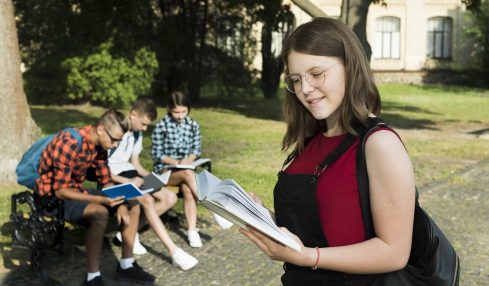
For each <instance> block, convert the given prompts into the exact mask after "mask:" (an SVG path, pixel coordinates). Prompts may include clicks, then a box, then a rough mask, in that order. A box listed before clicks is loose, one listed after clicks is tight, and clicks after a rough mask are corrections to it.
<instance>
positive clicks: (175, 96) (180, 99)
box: [168, 91, 190, 113]
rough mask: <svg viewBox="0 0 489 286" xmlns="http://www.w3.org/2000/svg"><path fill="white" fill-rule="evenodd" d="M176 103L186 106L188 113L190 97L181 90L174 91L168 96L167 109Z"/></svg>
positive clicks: (172, 107) (173, 106)
mask: <svg viewBox="0 0 489 286" xmlns="http://www.w3.org/2000/svg"><path fill="white" fill-rule="evenodd" d="M177 105H178V106H185V107H187V108H188V112H189V113H190V98H188V96H186V95H185V93H183V92H181V91H174V92H172V93H170V96H169V97H168V110H171V109H174V108H175V107H177Z"/></svg>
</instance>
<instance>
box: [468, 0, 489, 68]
mask: <svg viewBox="0 0 489 286" xmlns="http://www.w3.org/2000/svg"><path fill="white" fill-rule="evenodd" d="M466 2H467V3H466V4H467V8H468V9H470V11H471V13H470V14H468V18H469V20H470V21H469V22H471V25H470V26H469V27H467V28H466V30H465V31H466V33H467V35H469V36H470V37H471V38H473V39H474V41H475V52H474V54H473V56H474V57H475V58H476V61H475V62H476V63H478V64H479V68H480V69H482V70H483V71H485V72H489V1H487V0H480V1H466Z"/></svg>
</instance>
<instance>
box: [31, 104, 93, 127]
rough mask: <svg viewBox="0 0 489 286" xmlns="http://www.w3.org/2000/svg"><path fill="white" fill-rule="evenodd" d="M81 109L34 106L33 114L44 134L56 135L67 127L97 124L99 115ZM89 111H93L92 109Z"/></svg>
mask: <svg viewBox="0 0 489 286" xmlns="http://www.w3.org/2000/svg"><path fill="white" fill-rule="evenodd" d="M79 109H82V108H76V107H66V108H60V107H57V106H53V107H37V106H32V107H31V114H32V118H33V119H34V121H35V122H36V124H37V125H38V126H39V127H40V128H41V130H42V132H43V133H44V134H52V133H56V132H58V131H60V130H62V129H64V128H66V127H80V126H84V125H86V124H95V123H96V122H97V119H98V118H99V114H90V113H87V112H83V111H80V110H79ZM87 110H89V111H92V109H87Z"/></svg>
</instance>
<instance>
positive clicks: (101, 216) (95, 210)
mask: <svg viewBox="0 0 489 286" xmlns="http://www.w3.org/2000/svg"><path fill="white" fill-rule="evenodd" d="M85 216H86V218H87V219H88V221H89V222H90V223H97V224H99V225H101V226H104V225H107V223H108V221H109V211H108V210H107V208H105V207H104V206H102V205H96V204H93V205H89V206H88V207H87V212H86V215H85Z"/></svg>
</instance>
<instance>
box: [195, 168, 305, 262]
mask: <svg viewBox="0 0 489 286" xmlns="http://www.w3.org/2000/svg"><path fill="white" fill-rule="evenodd" d="M197 193H198V200H199V202H200V203H202V205H203V206H205V207H206V208H208V209H209V210H210V211H212V212H214V213H216V214H218V215H220V216H222V217H224V218H225V219H227V220H229V221H231V222H233V223H235V224H236V225H238V226H240V227H243V228H248V227H249V226H251V227H253V228H255V229H257V230H259V231H261V232H262V233H264V234H265V235H268V236H269V237H270V238H272V239H274V240H276V241H278V242H280V243H282V244H284V245H286V246H288V247H290V248H292V249H294V250H296V251H299V252H300V251H301V247H300V245H299V243H297V241H295V240H293V239H292V238H291V237H290V236H288V235H287V234H285V232H283V231H282V230H281V229H280V228H279V227H278V226H277V225H276V224H275V221H274V219H273V218H272V216H271V215H270V211H269V210H268V209H266V208H265V207H263V206H261V205H259V204H257V203H256V202H255V201H253V199H252V198H251V197H250V196H249V195H248V193H247V192H246V191H245V190H243V188H241V186H239V185H238V183H236V182H235V181H234V180H230V179H228V180H220V179H219V178H217V177H216V176H214V175H213V174H211V173H210V172H208V171H206V170H204V171H202V172H201V173H200V174H198V175H197Z"/></svg>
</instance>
